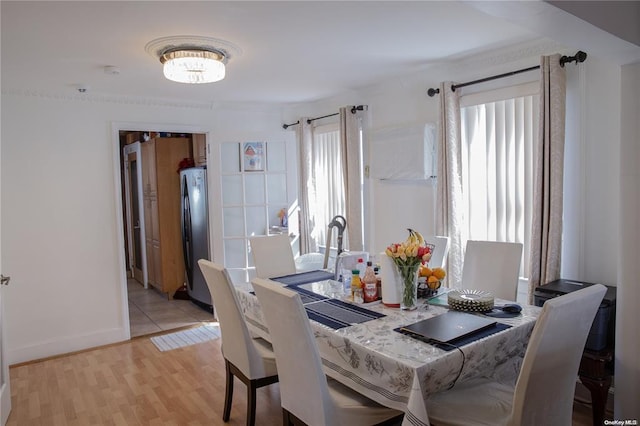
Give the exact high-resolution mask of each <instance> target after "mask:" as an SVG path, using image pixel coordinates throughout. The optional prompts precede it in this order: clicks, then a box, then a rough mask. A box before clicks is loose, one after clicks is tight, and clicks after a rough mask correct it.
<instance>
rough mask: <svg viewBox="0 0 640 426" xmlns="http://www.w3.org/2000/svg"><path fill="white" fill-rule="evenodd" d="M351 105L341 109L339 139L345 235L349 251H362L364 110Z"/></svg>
mask: <svg viewBox="0 0 640 426" xmlns="http://www.w3.org/2000/svg"><path fill="white" fill-rule="evenodd" d="M352 108H353V106H352V105H347V106H346V107H343V108H340V142H341V143H342V168H343V173H344V179H345V182H344V186H345V203H346V219H347V235H348V236H349V250H351V251H362V250H364V232H363V226H364V223H363V218H362V210H363V209H362V204H363V198H362V191H363V173H362V132H363V131H365V129H364V128H363V125H362V122H363V120H364V114H363V113H365V112H366V109H367V108H364V109H365V111H355V113H352V112H351V110H352Z"/></svg>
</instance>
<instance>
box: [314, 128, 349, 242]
mask: <svg viewBox="0 0 640 426" xmlns="http://www.w3.org/2000/svg"><path fill="white" fill-rule="evenodd" d="M312 152H313V161H312V163H313V176H314V182H315V185H316V186H315V193H316V203H315V205H316V209H315V212H314V213H315V215H314V216H315V220H316V226H315V227H314V228H313V230H312V232H311V235H312V237H313V239H314V240H315V241H316V242H317V243H318V245H321V246H323V245H324V246H327V247H337V237H338V235H337V232H333V233H332V239H333V241H330V242H327V241H326V236H327V235H326V234H327V226H328V225H329V222H331V219H333V218H334V216H336V215H342V216H344V215H345V211H346V203H345V191H344V173H343V170H342V147H341V144H340V128H339V125H338V123H334V124H326V125H320V126H315V127H314V128H313V151H312ZM343 247H344V248H348V247H349V245H348V235H347V234H346V233H345V235H344V237H343Z"/></svg>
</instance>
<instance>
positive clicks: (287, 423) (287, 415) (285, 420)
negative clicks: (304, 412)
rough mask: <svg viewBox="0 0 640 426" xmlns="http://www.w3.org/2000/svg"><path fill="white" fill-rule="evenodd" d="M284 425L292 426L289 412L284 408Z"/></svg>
mask: <svg viewBox="0 0 640 426" xmlns="http://www.w3.org/2000/svg"><path fill="white" fill-rule="evenodd" d="M282 426H291V419H290V418H289V412H288V411H287V410H285V409H284V408H283V409H282Z"/></svg>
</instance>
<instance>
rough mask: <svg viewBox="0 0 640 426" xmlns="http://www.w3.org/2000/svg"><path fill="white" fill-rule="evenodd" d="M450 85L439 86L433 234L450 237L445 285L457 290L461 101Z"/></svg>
mask: <svg viewBox="0 0 640 426" xmlns="http://www.w3.org/2000/svg"><path fill="white" fill-rule="evenodd" d="M452 84H453V83H451V82H443V83H440V116H439V119H438V142H437V144H438V166H437V167H438V170H437V184H436V235H443V236H447V237H449V244H450V245H449V259H448V261H447V280H446V281H447V282H446V285H448V286H449V287H459V286H460V282H461V280H462V262H463V260H464V247H463V242H464V241H466V240H467V238H466V231H465V230H466V229H467V227H466V226H465V225H464V224H465V219H464V213H463V210H464V201H463V199H462V154H461V141H460V99H459V96H458V93H457V92H454V91H453V90H451V85H452Z"/></svg>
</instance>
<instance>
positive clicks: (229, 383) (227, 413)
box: [222, 359, 233, 422]
mask: <svg viewBox="0 0 640 426" xmlns="http://www.w3.org/2000/svg"><path fill="white" fill-rule="evenodd" d="M224 369H225V371H226V379H227V380H226V388H225V392H224V411H223V413H222V421H224V422H228V421H229V417H231V402H232V401H233V373H231V366H230V365H229V361H227V360H226V359H225V360H224Z"/></svg>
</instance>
